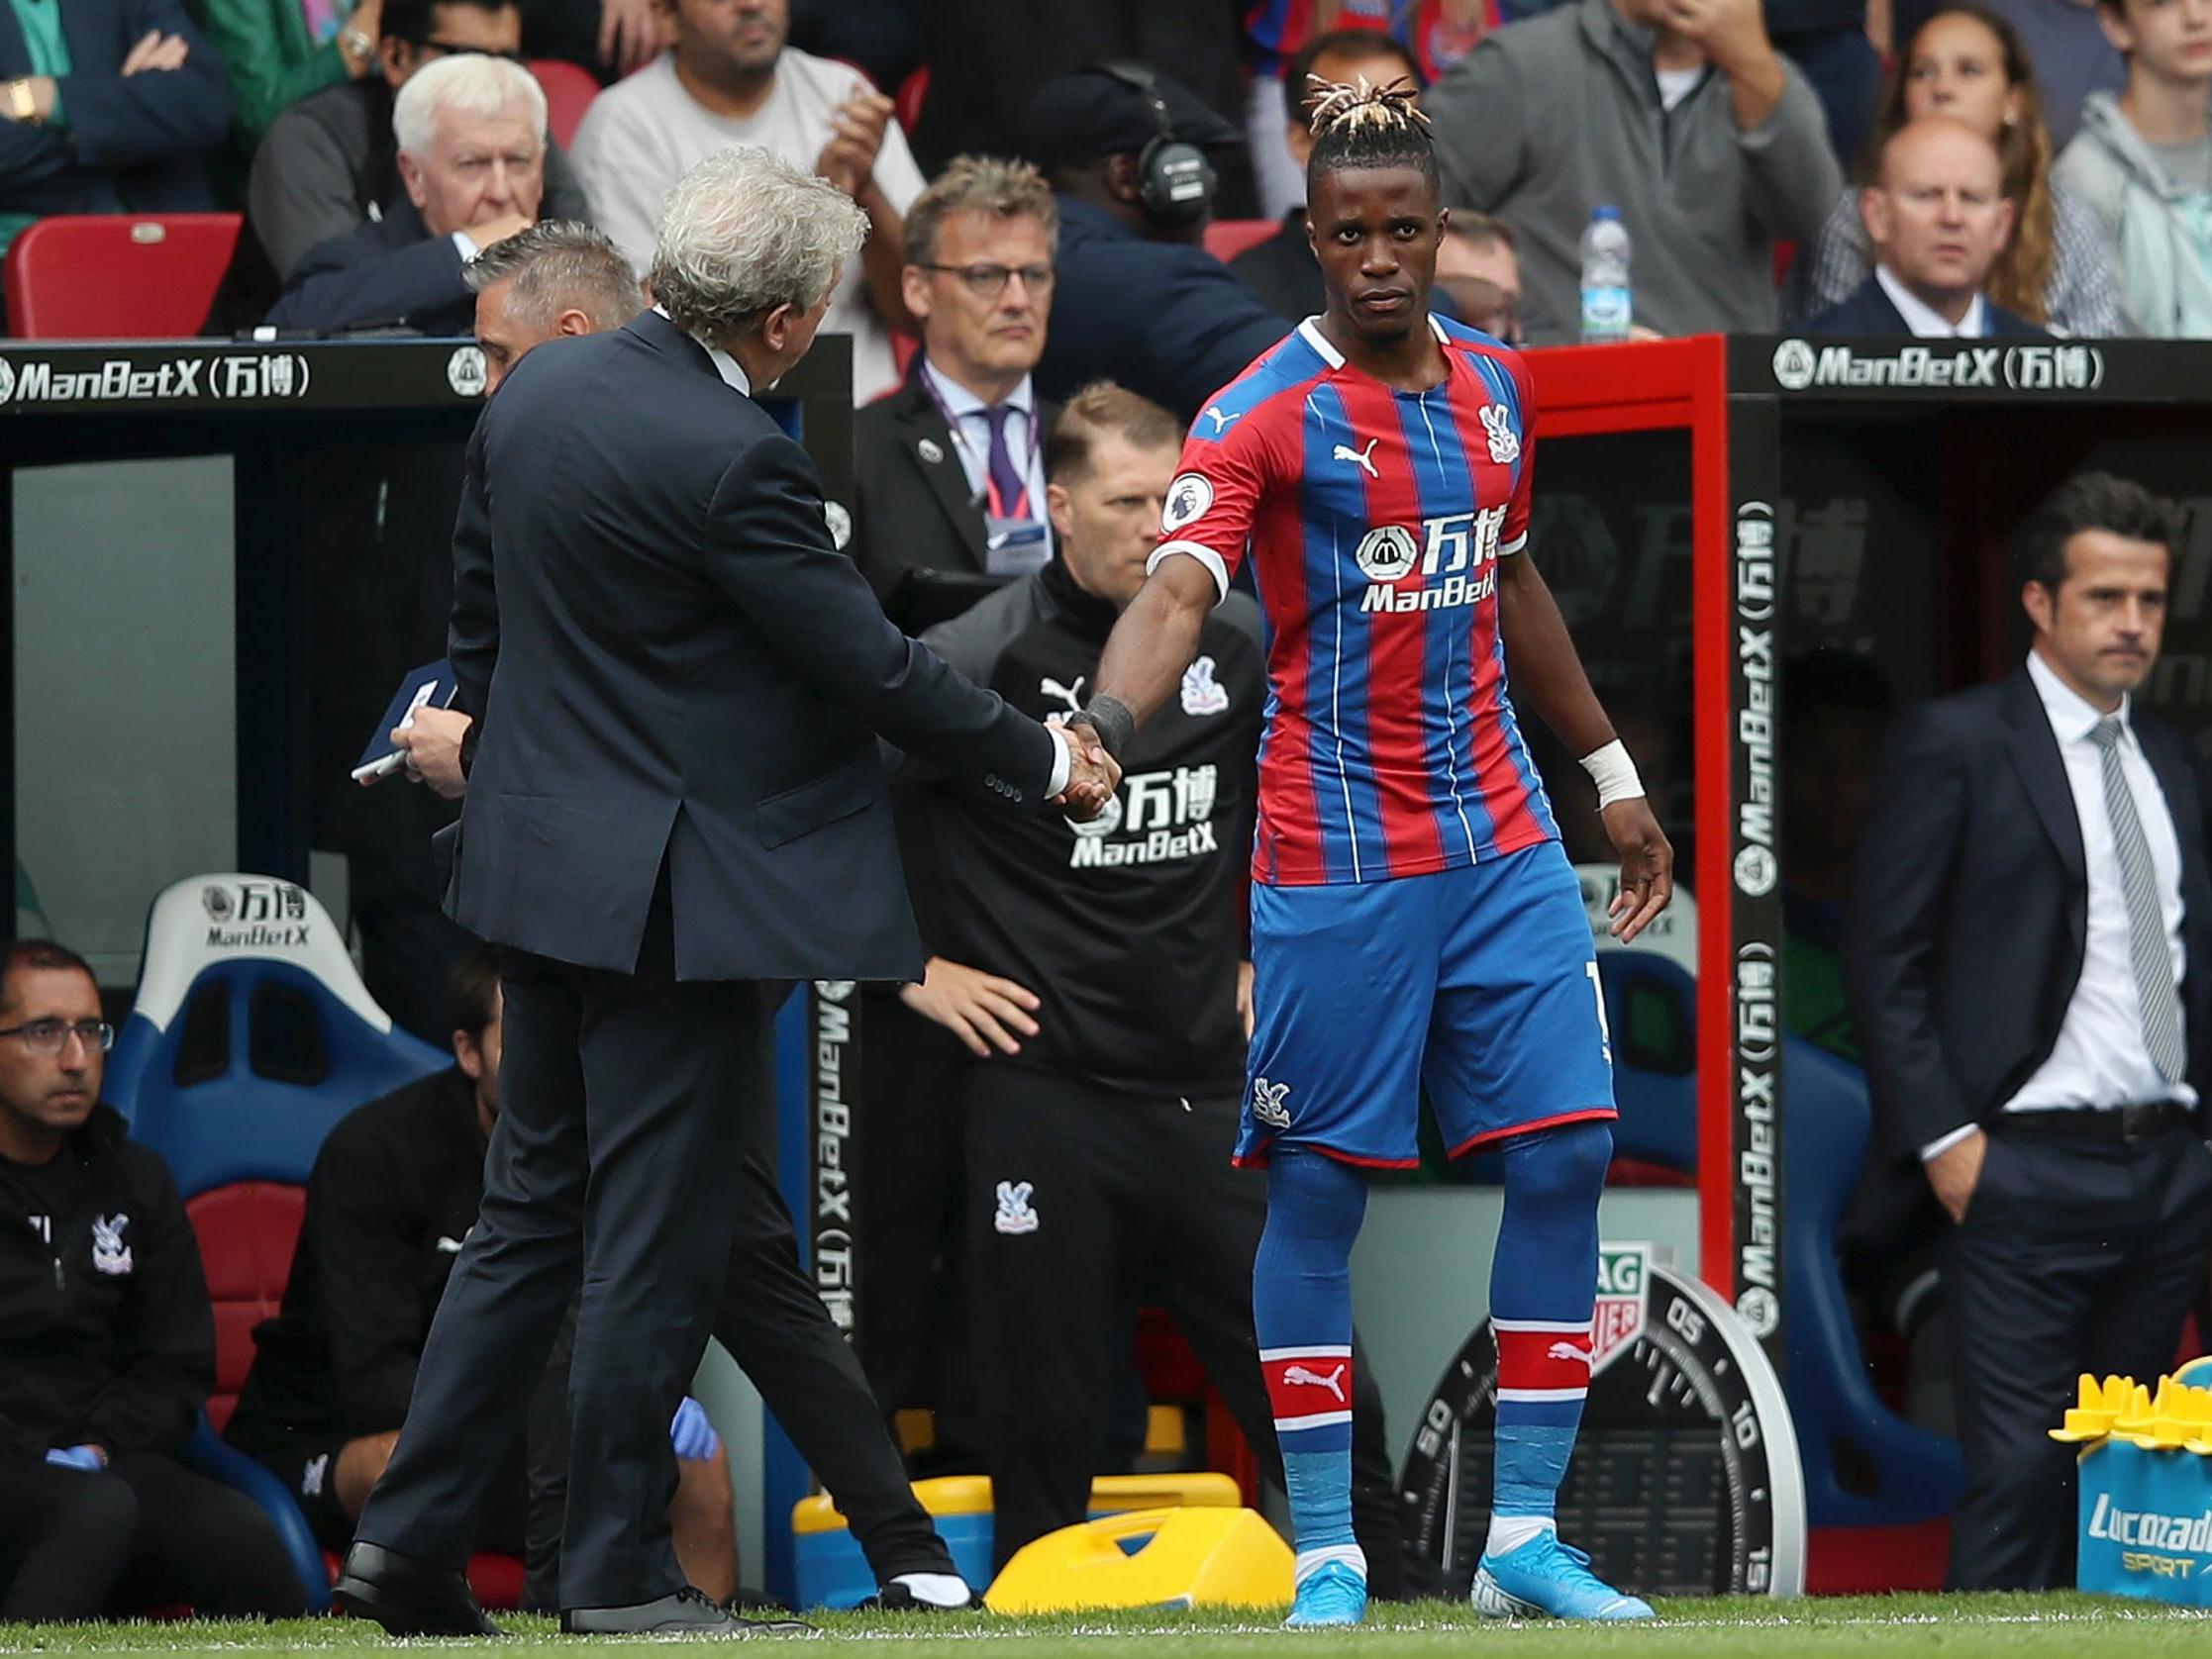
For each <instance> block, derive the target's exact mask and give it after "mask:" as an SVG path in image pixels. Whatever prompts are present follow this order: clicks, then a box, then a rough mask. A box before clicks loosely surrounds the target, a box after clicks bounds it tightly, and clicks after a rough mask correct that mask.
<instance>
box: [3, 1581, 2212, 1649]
mask: <svg viewBox="0 0 2212 1659" xmlns="http://www.w3.org/2000/svg"><path fill="white" fill-rule="evenodd" d="M1659 1615H1660V1616H1659V1622H1658V1623H1656V1624H1643V1625H1614V1626H1609V1627H1608V1626H1590V1625H1561V1624H1494V1623H1489V1622H1487V1621H1484V1620H1481V1619H1477V1618H1475V1617H1474V1616H1473V1614H1472V1613H1471V1612H1469V1611H1468V1610H1466V1609H1465V1608H1463V1607H1456V1606H1450V1605H1447V1604H1444V1603H1425V1604H1416V1605H1414V1606H1410V1607H1396V1608H1384V1609H1378V1610H1376V1612H1375V1614H1374V1615H1373V1616H1372V1617H1371V1618H1370V1619H1369V1621H1368V1623H1367V1624H1366V1625H1365V1626H1364V1627H1363V1628H1360V1629H1358V1630H1349V1631H1284V1630H1279V1629H1277V1628H1276V1627H1275V1619H1274V1618H1273V1617H1272V1616H1268V1615H1259V1614H1240V1613H1232V1612H1223V1611H1218V1610H1204V1611H1194V1612H1123V1613H1082V1614H1064V1615H1058V1616H1053V1617H1039V1618H996V1617H993V1616H991V1615H989V1614H981V1613H971V1614H951V1615H945V1616H937V1617H933V1616H927V1615H912V1614H904V1615H902V1614H882V1613H875V1614H868V1613H833V1614H828V1615H825V1616H824V1617H823V1618H822V1619H821V1620H820V1624H821V1627H822V1631H823V1635H822V1639H821V1640H820V1641H819V1642H810V1643H806V1644H805V1645H807V1646H808V1647H809V1648H810V1649H811V1650H812V1651H816V1652H821V1651H824V1650H825V1649H828V1648H831V1647H853V1648H876V1649H878V1650H882V1649H885V1648H888V1649H889V1650H890V1652H891V1653H894V1654H896V1656H897V1659H978V1655H977V1648H978V1646H979V1645H981V1644H996V1643H999V1642H1009V1643H1012V1644H1013V1645H1012V1646H1011V1647H1009V1648H1008V1649H1006V1650H1005V1651H1006V1655H1007V1659H1113V1656H1114V1655H1115V1654H1116V1653H1117V1652H1118V1651H1119V1650H1121V1649H1125V1648H1126V1649H1129V1650H1131V1652H1132V1653H1133V1654H1136V1655H1139V1656H1141V1659H1154V1656H1158V1659H1165V1656H1167V1655H1169V1654H1173V1655H1176V1656H1178V1659H1179V1656H1181V1655H1184V1654H1190V1655H1195V1656H1198V1659H1262V1656H1264V1659H1334V1656H1336V1655H1339V1654H1352V1653H1357V1654H1361V1655H1370V1654H1371V1655H1375V1656H1377V1659H1382V1656H1389V1659H1399V1656H1401V1655H1402V1656H1404V1659H1429V1656H1432V1655H1434V1656H1437V1659H1442V1656H1444V1655H1462V1654H1469V1653H1475V1652H1479V1651H1489V1652H1494V1653H1497V1654H1500V1655H1506V1654H1512V1655H1521V1654H1527V1655H1530V1656H1532V1659H1564V1656H1579V1655H1583V1654H1651V1655H1659V1656H1664V1659H1674V1656H1677V1655H1678V1656H1681V1659H1692V1656H1694V1659H1737V1656H1749V1655H1766V1654H1777V1655H1784V1656H1788V1659H1794V1656H1796V1655H1801V1654H1802V1655H1808V1656H1811V1655H1838V1654H1850V1655H1860V1654H1863V1655H1885V1654H1906V1653H1911V1654H1916V1655H1922V1654H1933V1655H1937V1656H1940V1659H1982V1656H1984V1655H1990V1656H1994V1655H2000V1654H2001V1655H2005V1656H2007V1659H2013V1656H2033V1655H2051V1656H2053V1659H2058V1656H2060V1655H2064V1656H2065V1659H2105V1656H2108V1655H2109V1656H2111V1659H2156V1656H2158V1655H2164V1654H2174V1655H2180V1654H2184V1653H2186V1654H2190V1655H2197V1654H2201V1653H2203V1652H2205V1651H2206V1647H2207V1643H2208V1641H2212V1612H2196V1611H2191V1610H2180V1609H2164V1608H2160V1607H2156V1606H2151V1605H2148V1604H2144V1603H2137V1602H2123V1601H2116V1600H2108V1599H2103V1598H2097V1597H2090V1596H2074V1595H2061V1596H1950V1597H1945V1596H1893V1597H1850V1598H1836V1599H1824V1600H1805V1601H1794V1602H1775V1601H1766V1600H1763V1599H1755V1600H1732V1601H1682V1602H1670V1603H1663V1604H1661V1605H1660V1607H1659ZM502 1616H503V1617H504V1621H505V1622H506V1624H507V1625H508V1628H509V1629H510V1630H511V1631H512V1632H513V1635H512V1636H511V1637H510V1638H509V1639H508V1640H506V1641H502V1642H492V1641H471V1642H460V1641H452V1642H446V1641H441V1642H407V1643H398V1642H392V1641H389V1640H387V1639H386V1638H384V1637H383V1636H382V1635H381V1634H380V1633H378V1632H377V1631H375V1630H374V1629H372V1628H369V1627H367V1626H363V1625H359V1624H355V1623H352V1622H351V1621H348V1620H343V1619H300V1620H295V1621H293V1622H290V1623H284V1624H214V1623H185V1624H120V1625H65V1626H58V1627H48V1628H43V1629H35V1628H31V1627H28V1626H23V1625H7V1624H0V1655H15V1654H33V1653H61V1654H88V1653H128V1654H148V1655H160V1654H172V1653H173V1654H185V1653H222V1654H243V1655H255V1654H282V1653H305V1654H353V1653H361V1654H370V1653H376V1652H379V1651H381V1652H387V1653H398V1652H402V1651H408V1652H413V1651H420V1650H423V1649H438V1650H462V1649H477V1650H480V1651H483V1652H486V1653H497V1654H514V1655H522V1654H528V1653H534V1652H539V1651H548V1652H550V1651H554V1650H576V1651H584V1650H589V1651H591V1652H594V1653H615V1652H635V1653H650V1652H656V1651H665V1650H666V1648H667V1647H668V1646H670V1645H672V1644H670V1643H667V1642H644V1641H614V1640H597V1639H584V1638H578V1637H572V1636H561V1635H558V1634H556V1633H555V1632H554V1630H553V1623H552V1621H551V1620H550V1619H544V1618H531V1617H526V1616H517V1615H514V1614H507V1615H502ZM681 1645H686V1646H689V1645H695V1644H691V1643H684V1644H681ZM768 1645H770V1644H768V1643H767V1642H765V1641H761V1642H754V1644H752V1646H751V1649H750V1651H752V1652H753V1653H754V1654H756V1655H757V1654H760V1653H762V1652H763V1651H764V1650H765V1649H766V1648H767V1646H768ZM774 1645H782V1644H780V1643H777V1644H774Z"/></svg>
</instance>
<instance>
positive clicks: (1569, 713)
mask: <svg viewBox="0 0 2212 1659" xmlns="http://www.w3.org/2000/svg"><path fill="white" fill-rule="evenodd" d="M1498 626H1499V627H1500V628H1501V629H1503V630H1504V632H1505V657H1506V662H1507V665H1508V666H1509V668H1510V669H1511V672H1512V675H1513V685H1514V690H1515V693H1516V698H1517V700H1523V699H1525V700H1526V701H1527V702H1528V703H1529V705H1530V706H1531V707H1533V708H1534V709H1535V710H1536V712H1537V714H1538V715H1539V716H1540V717H1542V719H1543V721H1544V724H1545V725H1547V726H1549V727H1550V728H1551V729H1552V730H1553V731H1554V732H1557V733H1558V736H1559V740H1560V741H1561V742H1563V743H1565V744H1566V745H1567V747H1568V748H1569V749H1571V750H1572V751H1573V752H1574V753H1575V754H1577V755H1580V756H1581V757H1583V760H1584V763H1585V764H1588V763H1589V762H1590V761H1592V760H1593V759H1599V757H1601V756H1603V755H1604V753H1605V751H1606V750H1607V749H1609V748H1611V749H1613V750H1615V751H1616V752H1617V753H1618V755H1619V757H1620V759H1619V765H1620V766H1621V767H1624V768H1625V769H1626V772H1627V776H1628V778H1629V779H1631V780H1633V779H1634V775H1635V768H1634V766H1633V765H1631V764H1629V762H1628V760H1627V751H1626V750H1624V749H1620V748H1619V743H1620V738H1619V737H1618V736H1617V735H1616V734H1615V732H1614V731H1613V723H1612V722H1611V721H1610V720H1608V719H1606V718H1605V708H1604V706H1603V705H1602V704H1600V703H1599V702H1598V700H1597V693H1596V692H1594V691H1592V690H1591V689H1590V677H1589V676H1588V675H1587V674H1585V673H1583V672H1582V659H1581V658H1580V657H1579V656H1577V655H1576V654H1575V650H1574V641H1573V639H1572V638H1570V637H1569V636H1568V634H1567V632H1566V619H1565V618H1563V617H1561V616H1560V615H1559V607H1558V601H1557V600H1555V599H1554V598H1553V597H1552V589H1551V586H1550V584H1549V583H1547V582H1546V581H1545V580H1544V573H1543V572H1542V571H1541V570H1539V569H1537V567H1536V563H1535V561H1534V560H1533V559H1531V558H1530V557H1529V555H1528V554H1527V553H1526V552H1519V553H1511V554H1508V555H1506V556H1505V557H1503V558H1501V559H1499V560H1498ZM1600 764H1601V767H1602V761H1601V763H1600ZM1599 769H1600V768H1593V769H1592V775H1593V776H1597V774H1598V770H1599ZM1607 783H1608V779H1607V778H1605V777H1599V778H1598V802H1599V806H1598V815H1599V817H1601V818H1602V819H1603V820H1604V821H1605V832H1606V834H1607V835H1608V836H1610V837H1611V839H1612V842H1613V849H1614V851H1616V852H1618V853H1619V854H1620V855H1621V891H1620V893H1619V895H1618V896H1616V897H1615V899H1614V900H1613V905H1612V910H1611V912H1610V914H1611V916H1612V919H1613V924H1612V927H1613V936H1614V937H1615V938H1618V939H1619V940H1621V941H1622V942H1623V943H1624V944H1625V943H1627V942H1628V941H1629V940H1630V939H1633V938H1634V937H1636V935H1637V934H1639V933H1641V932H1642V931H1643V930H1644V929H1645V928H1646V927H1649V926H1650V925H1651V923H1652V919H1653V918H1654V917H1656V916H1658V915H1659V912H1660V911H1662V910H1664V909H1665V908H1666V902H1667V900H1669V899H1671V898H1672V897H1673V896H1674V848H1673V847H1672V846H1671V845H1669V844H1668V842H1667V839H1666V832H1665V831H1664V830H1663V829H1660V828H1659V820H1658V819H1657V818H1655V817H1653V816H1652V808H1651V804H1650V803H1649V802H1647V801H1646V800H1645V798H1644V791H1643V786H1642V784H1641V783H1633V782H1632V783H1631V784H1630V785H1629V787H1633V788H1634V789H1635V793H1634V794H1633V795H1618V796H1616V795H1614V794H1613V792H1612V791H1610V790H1609V789H1608V788H1607Z"/></svg>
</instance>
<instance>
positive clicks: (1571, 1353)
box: [1551, 1342, 1590, 1365]
mask: <svg viewBox="0 0 2212 1659" xmlns="http://www.w3.org/2000/svg"><path fill="white" fill-rule="evenodd" d="M1551 1357H1552V1358H1554V1359H1574V1360H1580V1361H1581V1362H1582V1363H1583V1364H1584V1365H1587V1364H1589V1363H1590V1356H1589V1354H1588V1353H1586V1352H1585V1351H1584V1350H1582V1349H1580V1348H1577V1347H1576V1346H1575V1345H1574V1344H1573V1343H1572V1342H1555V1343H1553V1344H1552V1351H1551Z"/></svg>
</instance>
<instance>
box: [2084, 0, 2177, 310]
mask: <svg viewBox="0 0 2212 1659" xmlns="http://www.w3.org/2000/svg"><path fill="white" fill-rule="evenodd" d="M2098 16H2099V19H2100V20H2101V21H2102V23H2103V24H2104V32H2105V34H2106V35H2108V36H2110V37H2111V40H2112V44H2113V45H2114V46H2115V47H2117V48H2119V49H2120V52H2121V54H2122V56H2124V57H2125V58H2126V60H2127V66H2128V85H2127V90H2126V91H2124V92H2122V93H2121V94H2120V95H2119V96H2118V97H2114V96H2113V95H2112V94H2110V93H2108V92H2097V93H2092V94H2091V95H2090V96H2089V99H2088V101H2087V103H2086V104H2085V105H2084V107H2083V109H2082V112H2081V131H2080V132H2079V133H2078V134H2076V135H2075V137H2074V140H2073V143H2071V144H2069V145H2067V146H2066V150H2065V153H2064V154H2063V155H2061V156H2060V157H2059V168H2058V177H2059V180H2060V182H2061V183H2062V184H2064V185H2065V187H2066V188H2067V189H2069V190H2071V191H2073V192H2074V194H2076V195H2077V196H2079V197H2080V198H2081V199H2082V200H2083V201H2084V202H2086V203H2087V204H2088V207H2089V211H2090V212H2091V213H2092V214H2094V215H2095V216H2096V221H2097V225H2098V228H2099V229H2100V230H2101V231H2102V232H2103V234H2104V241H2105V244H2106V245H2107V246H2108V247H2109V248H2111V250H2112V262H2113V265H2114V267H2115V268H2116V269H2117V270H2118V272H2119V275H2120V304H2121V308H2122V309H2123V310H2124V311H2125V312H2126V313H2127V315H2128V319H2129V321H2130V322H2132V323H2133V324H2134V325H2135V327H2136V330H2137V332H2139V333H2141V334H2146V335H2151V336H2153V337H2155V338H2157V339H2160V340H2204V339H2207V338H2212V135H2208V131H2207V126H2208V124H2207V112H2206V103H2207V99H2208V98H2212V13H2207V11H2206V10H2205V8H2204V7H2203V6H2202V5H2198V4H2171V3H2169V0H2098Z"/></svg>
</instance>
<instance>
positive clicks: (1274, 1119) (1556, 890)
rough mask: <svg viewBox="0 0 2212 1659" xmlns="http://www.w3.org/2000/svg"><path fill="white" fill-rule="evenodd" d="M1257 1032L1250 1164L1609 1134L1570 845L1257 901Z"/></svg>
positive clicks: (1595, 995) (1594, 1000)
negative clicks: (1425, 1105)
mask: <svg viewBox="0 0 2212 1659" xmlns="http://www.w3.org/2000/svg"><path fill="white" fill-rule="evenodd" d="M1252 959H1253V965H1254V968H1255V970H1256V979H1255V983H1254V1000H1255V1003H1256V1005H1257V1027H1256V1029H1255V1030H1254V1032H1253V1040H1252V1052H1251V1058H1250V1061H1249V1062H1248V1072H1247V1078H1246V1083H1245V1104H1244V1120H1243V1122H1242V1124H1241V1126H1240V1130H1239V1133H1238V1137H1237V1154H1236V1156H1237V1161H1238V1162H1239V1163H1242V1164H1263V1163H1265V1162H1266V1161H1267V1149H1268V1147H1269V1146H1270V1145H1272V1144H1273V1143H1274V1142H1276V1141H1278V1140H1279V1141H1281V1142H1282V1143H1283V1144H1285V1145H1299V1146H1311V1147H1314V1148H1315V1149H1316V1150H1319V1151H1322V1152H1326V1153H1328V1154H1329V1155H1330V1156H1331V1157H1334V1158H1339V1159H1342V1160H1343V1161H1344V1162H1346V1163H1354V1164H1363V1165H1370V1166H1373V1167H1376V1168H1381V1169H1408V1168H1412V1167H1413V1166H1415V1165H1417V1164H1418V1163H1419V1162H1420V1161H1421V1156H1420V1139H1419V1123H1420V1085H1421V1084H1424V1083H1425V1084H1427V1085H1428V1091H1429V1099H1430V1103H1431V1105H1432V1107H1433V1108H1434V1110H1435V1112H1436V1116H1437V1126H1438V1128H1439V1129H1440V1130H1442V1132H1443V1135H1444V1144H1445V1146H1446V1147H1447V1148H1448V1149H1449V1150H1450V1152H1451V1154H1452V1156H1454V1157H1458V1155H1459V1154H1461V1153H1463V1152H1470V1151H1475V1150H1478V1149H1479V1148H1481V1147H1482V1146H1483V1145H1485V1144H1487V1143H1491V1142H1495V1141H1498V1140H1502V1139H1505V1138H1506V1137H1508V1136H1510V1135H1515V1134H1521V1133H1525V1132H1527V1131H1529V1130H1531V1129H1540V1128H1547V1127H1550V1126H1552V1125H1554V1124H1557V1123H1571V1122H1579V1121H1583V1120H1587V1119H1610V1118H1612V1117H1613V1116H1614V1115H1615V1114H1614V1110H1613V1055H1612V1049H1611V1045H1610V1042H1609V1039H1608V1036H1607V1032H1606V1028H1605V1003H1604V993H1603V988H1602V987H1601V986H1600V985H1599V983H1598V977H1597V953H1596V951H1595V949H1594V948H1593V946H1592V942H1591V938H1590V925H1589V921H1588V918H1587V915H1586V913H1585V912H1584V910H1583V908H1582V895H1581V889H1580V888H1579V886H1578V885H1577V884H1576V882H1575V879H1574V871H1573V869H1572V868H1571V867H1570V866H1569V865H1568V863H1567V861H1566V854H1565V853H1564V852H1563V851H1562V850H1561V849H1560V847H1559V843H1558V842H1557V841H1542V842H1539V843H1538V844H1537V845H1535V846H1532V847H1526V848H1523V849H1522V850H1521V851H1519V852H1515V853H1511V854H1508V855H1507V856H1505V857H1503V858H1494V859H1488V860H1485V861H1484V862H1482V863H1479V864H1472V865H1467V866H1465V867H1463V868H1460V869H1456V870H1440V871H1438V872H1436V873H1435V874H1433V875H1421V876H1405V877H1400V878H1398V879H1396V880H1392V881H1376V882H1364V883H1345V884H1339V885H1332V886H1316V887H1269V886H1264V885H1259V884H1255V886H1254V887H1253V890H1252Z"/></svg>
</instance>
